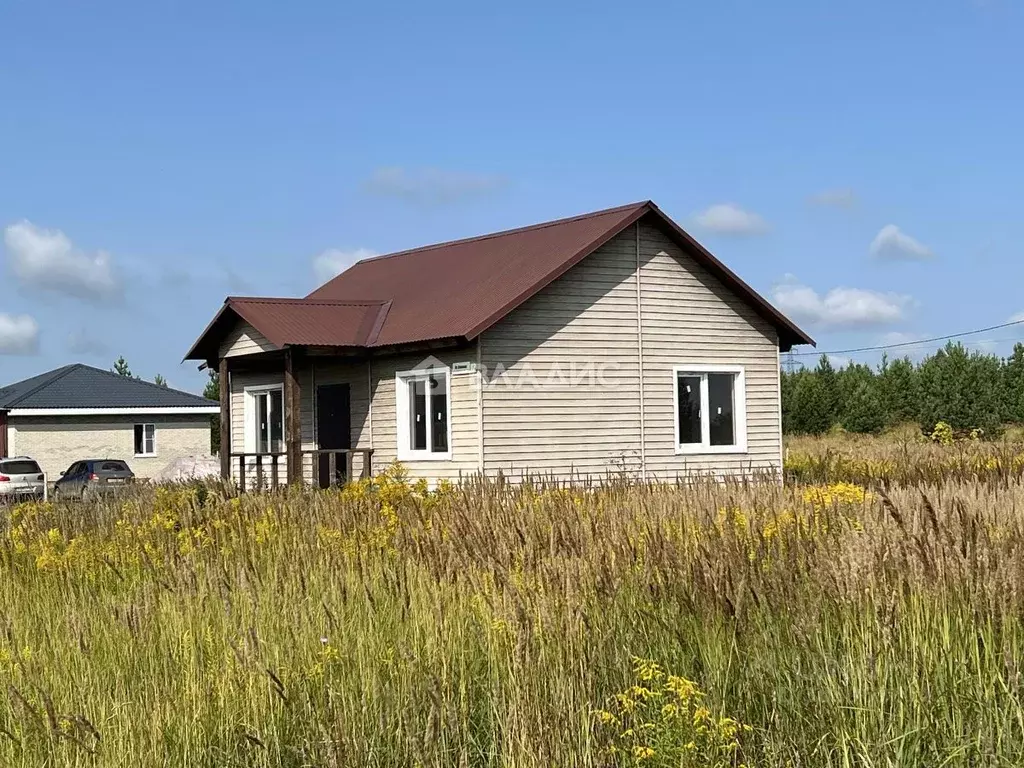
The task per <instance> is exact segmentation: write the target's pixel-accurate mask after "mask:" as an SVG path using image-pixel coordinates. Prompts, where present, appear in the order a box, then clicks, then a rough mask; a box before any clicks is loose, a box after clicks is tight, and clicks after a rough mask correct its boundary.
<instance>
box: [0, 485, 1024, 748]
mask: <svg viewBox="0 0 1024 768" xmlns="http://www.w3.org/2000/svg"><path fill="white" fill-rule="evenodd" d="M1022 508H1024V486H1021V485H1020V484H1019V483H1016V482H979V481H976V480H975V481H971V482H966V481H964V482H948V481H939V482H936V483H934V484H929V485H920V486H913V487H895V486H891V487H889V488H888V489H887V490H884V489H882V488H880V487H879V488H876V489H868V490H867V491H866V492H865V490H864V489H863V488H860V487H857V486H854V485H847V484H834V485H831V486H807V485H790V486H788V487H786V488H781V487H778V486H775V485H769V484H762V485H757V484H751V485H742V484H726V485H718V484H698V485H696V486H692V487H685V488H684V487H674V486H644V485H638V484H632V483H622V484H617V483H611V484H608V485H606V486H605V487H602V488H599V489H580V488H568V489H564V488H563V489H559V488H544V487H525V488H518V489H516V488H509V487H504V486H501V485H497V484H480V483H473V484H467V485H466V486H462V487H451V486H444V487H442V488H440V489H438V490H437V491H435V492H429V493H428V492H426V491H425V489H423V488H422V487H420V488H416V487H414V486H410V485H409V484H408V483H406V482H404V481H403V480H402V479H401V477H400V476H398V475H397V474H394V473H392V474H389V475H388V476H387V477H385V478H383V479H382V480H380V481H379V482H377V483H376V484H374V485H373V486H369V485H367V484H362V485H356V486H351V487H349V488H348V489H345V490H344V491H340V492H318V493H311V492H303V491H297V490H293V491H289V492H288V493H286V494H282V495H267V496H245V497H241V498H232V497H231V494H229V493H226V492H224V491H222V490H220V489H216V488H200V487H183V488H174V489H169V488H162V489H148V490H143V491H142V492H140V493H139V494H138V495H137V496H135V497H132V498H131V499H127V500H123V501H119V502H117V503H109V502H108V503H102V502H98V503H95V504H93V505H87V506H77V505H73V506H54V505H24V506H22V507H19V508H17V509H16V510H15V511H14V512H13V513H12V514H11V517H10V520H9V522H8V525H7V529H6V530H5V532H4V533H3V536H2V538H0V612H2V615H0V676H2V678H3V682H4V685H5V688H6V691H7V700H6V701H5V702H4V703H3V705H0V765H5V766H8V765H9V766H32V767H33V768H35V767H37V766H102V767H104V768H106V767H107V766H153V765H196V766H349V765H371V766H378V765H379V766H392V765H393V766H411V765H423V766H442V765H445V766H447V765H459V766H484V765H487V766H491V765H495V766H497V765H501V766H555V765H557V766H576V765H588V766H589V765H617V764H622V765H629V764H634V763H641V764H644V765H668V764H672V765H680V764H682V765H692V766H700V765H739V764H741V763H742V764H745V765H758V766H785V765H792V766H851V765H856V766H897V765H898V766H902V765H933V766H938V765H949V766H956V765H971V766H979V765H1019V764H1021V763H1022V762H1024V708H1022V705H1021V692H1022V690H1021V668H1020V665H1021V664H1024V661H1022V658H1024V657H1022V652H1024V626H1022V616H1024V550H1022V545H1024V528H1022V524H1021V521H1022V517H1021V512H1020V510H1021V509H1022ZM638 659H641V660H649V662H653V663H656V664H657V665H658V666H659V668H660V669H663V670H665V671H666V673H670V674H672V675H677V676H679V678H681V679H684V680H685V681H692V683H693V684H694V685H695V687H696V688H699V690H700V691H701V694H695V695H699V696H700V698H699V702H700V704H701V710H702V711H703V710H707V712H708V713H709V715H708V716H707V720H706V722H709V723H712V724H714V723H728V722H735V723H738V724H743V725H744V726H747V727H746V728H742V729H737V730H738V732H737V734H736V736H735V737H734V738H733V737H732V736H731V735H730V736H729V737H728V739H727V740H728V741H729V743H725V742H724V741H723V742H722V745H721V746H722V748H721V749H717V751H712V750H711V748H710V747H707V746H702V747H700V748H691V749H690V750H689V751H687V750H686V746H687V743H689V742H691V740H692V739H693V738H696V737H694V736H693V734H694V733H696V732H697V730H699V729H700V728H704V726H703V725H699V724H698V719H696V718H697V715H695V719H693V720H692V722H691V720H690V719H689V717H687V718H676V719H674V720H673V719H663V720H658V721H657V722H654V719H655V718H656V717H661V715H657V710H656V709H654V708H652V709H651V712H652V713H655V714H652V715H651V716H650V718H648V719H649V720H650V722H637V723H636V729H633V728H631V729H630V730H636V731H637V732H636V733H633V734H631V735H629V736H624V735H623V734H622V733H620V731H621V730H623V729H624V728H625V723H626V721H627V719H628V717H627V716H629V712H626V711H625V710H626V709H627V708H628V707H630V706H634V705H630V704H629V702H630V701H634V702H636V701H637V700H646V697H647V693H642V692H643V691H646V692H649V693H651V695H652V696H654V695H661V694H659V693H658V692H657V691H656V690H655V688H656V686H655V685H654V682H645V681H650V679H651V678H650V676H649V675H645V673H644V670H645V669H646V670H649V669H650V666H649V662H642V661H638ZM645 665H647V666H645ZM638 675H639V676H640V677H639V678H638ZM645 686H646V687H645ZM638 691H639V692H638ZM616 694H620V695H619V698H618V699H616V698H615V696H616ZM630 696H632V699H630ZM657 701H658V702H659V703H660V701H661V700H657ZM666 701H667V699H666ZM641 703H643V702H641ZM602 712H604V713H606V715H607V717H606V718H605V719H604V720H602V717H601V716H600V715H601V713H602ZM634 720H636V717H634ZM700 722H705V721H700ZM645 727H646V728H647V730H644V728H645ZM722 727H724V726H719V729H720V730H721V728H722ZM730 733H731V731H730ZM704 738H710V737H708V736H707V729H705V731H704ZM630 739H632V741H630ZM645 739H646V740H647V741H643V740H645ZM641 741H643V743H644V744H647V743H650V744H651V745H653V746H651V747H650V748H647V747H644V748H643V749H640V748H634V750H633V751H630V750H629V749H622V748H619V749H618V750H617V751H612V750H611V749H610V748H611V747H614V746H615V745H620V747H621V745H622V744H623V743H636V744H639V743H640V742H641ZM708 743H710V742H708ZM700 744H705V742H700ZM680 755H682V756H681V757H680Z"/></svg>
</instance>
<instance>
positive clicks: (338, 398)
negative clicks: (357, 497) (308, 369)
mask: <svg viewBox="0 0 1024 768" xmlns="http://www.w3.org/2000/svg"><path fill="white" fill-rule="evenodd" d="M316 438H317V444H318V446H319V448H320V450H324V451H326V450H331V449H334V450H343V449H346V448H351V447H352V414H351V411H350V401H349V385H348V384H321V385H320V386H318V387H317V388H316ZM330 475H331V471H330V456H329V455H328V454H326V453H321V454H320V455H319V467H318V471H317V478H318V483H317V484H318V485H319V486H320V487H321V488H327V487H329V486H330V485H331V482H332V480H333V482H334V483H341V482H344V481H345V480H348V478H347V477H345V454H343V453H339V454H337V455H336V461H335V476H334V477H333V478H332V477H331V476H330Z"/></svg>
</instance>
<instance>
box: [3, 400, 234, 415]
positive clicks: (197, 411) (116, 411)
mask: <svg viewBox="0 0 1024 768" xmlns="http://www.w3.org/2000/svg"><path fill="white" fill-rule="evenodd" d="M211 403H212V401H211ZM218 413H220V406H219V405H212V404H211V405H190V406H178V407H166V408H13V409H11V410H9V411H7V415H8V416H200V415H209V416H214V415H216V414H218Z"/></svg>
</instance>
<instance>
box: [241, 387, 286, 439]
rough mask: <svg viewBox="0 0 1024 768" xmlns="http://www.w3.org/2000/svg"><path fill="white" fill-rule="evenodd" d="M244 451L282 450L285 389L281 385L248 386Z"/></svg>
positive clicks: (246, 391)
mask: <svg viewBox="0 0 1024 768" xmlns="http://www.w3.org/2000/svg"><path fill="white" fill-rule="evenodd" d="M245 394H246V416H245V419H246V423H245V450H246V453H281V452H282V451H284V389H283V387H281V386H269V387H247V388H246V390H245Z"/></svg>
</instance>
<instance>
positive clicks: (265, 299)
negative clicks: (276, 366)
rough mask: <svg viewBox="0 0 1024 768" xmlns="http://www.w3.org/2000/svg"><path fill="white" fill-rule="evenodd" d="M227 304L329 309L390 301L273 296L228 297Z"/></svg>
mask: <svg viewBox="0 0 1024 768" xmlns="http://www.w3.org/2000/svg"><path fill="white" fill-rule="evenodd" d="M227 300H228V301H229V302H232V301H234V302H248V303H252V304H299V305H309V306H315V305H322V306H330V307H372V306H379V305H381V304H386V303H387V302H388V301H390V299H311V298H308V297H304V298H295V297H292V296H289V297H287V298H286V297H275V296H228V298H227Z"/></svg>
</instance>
